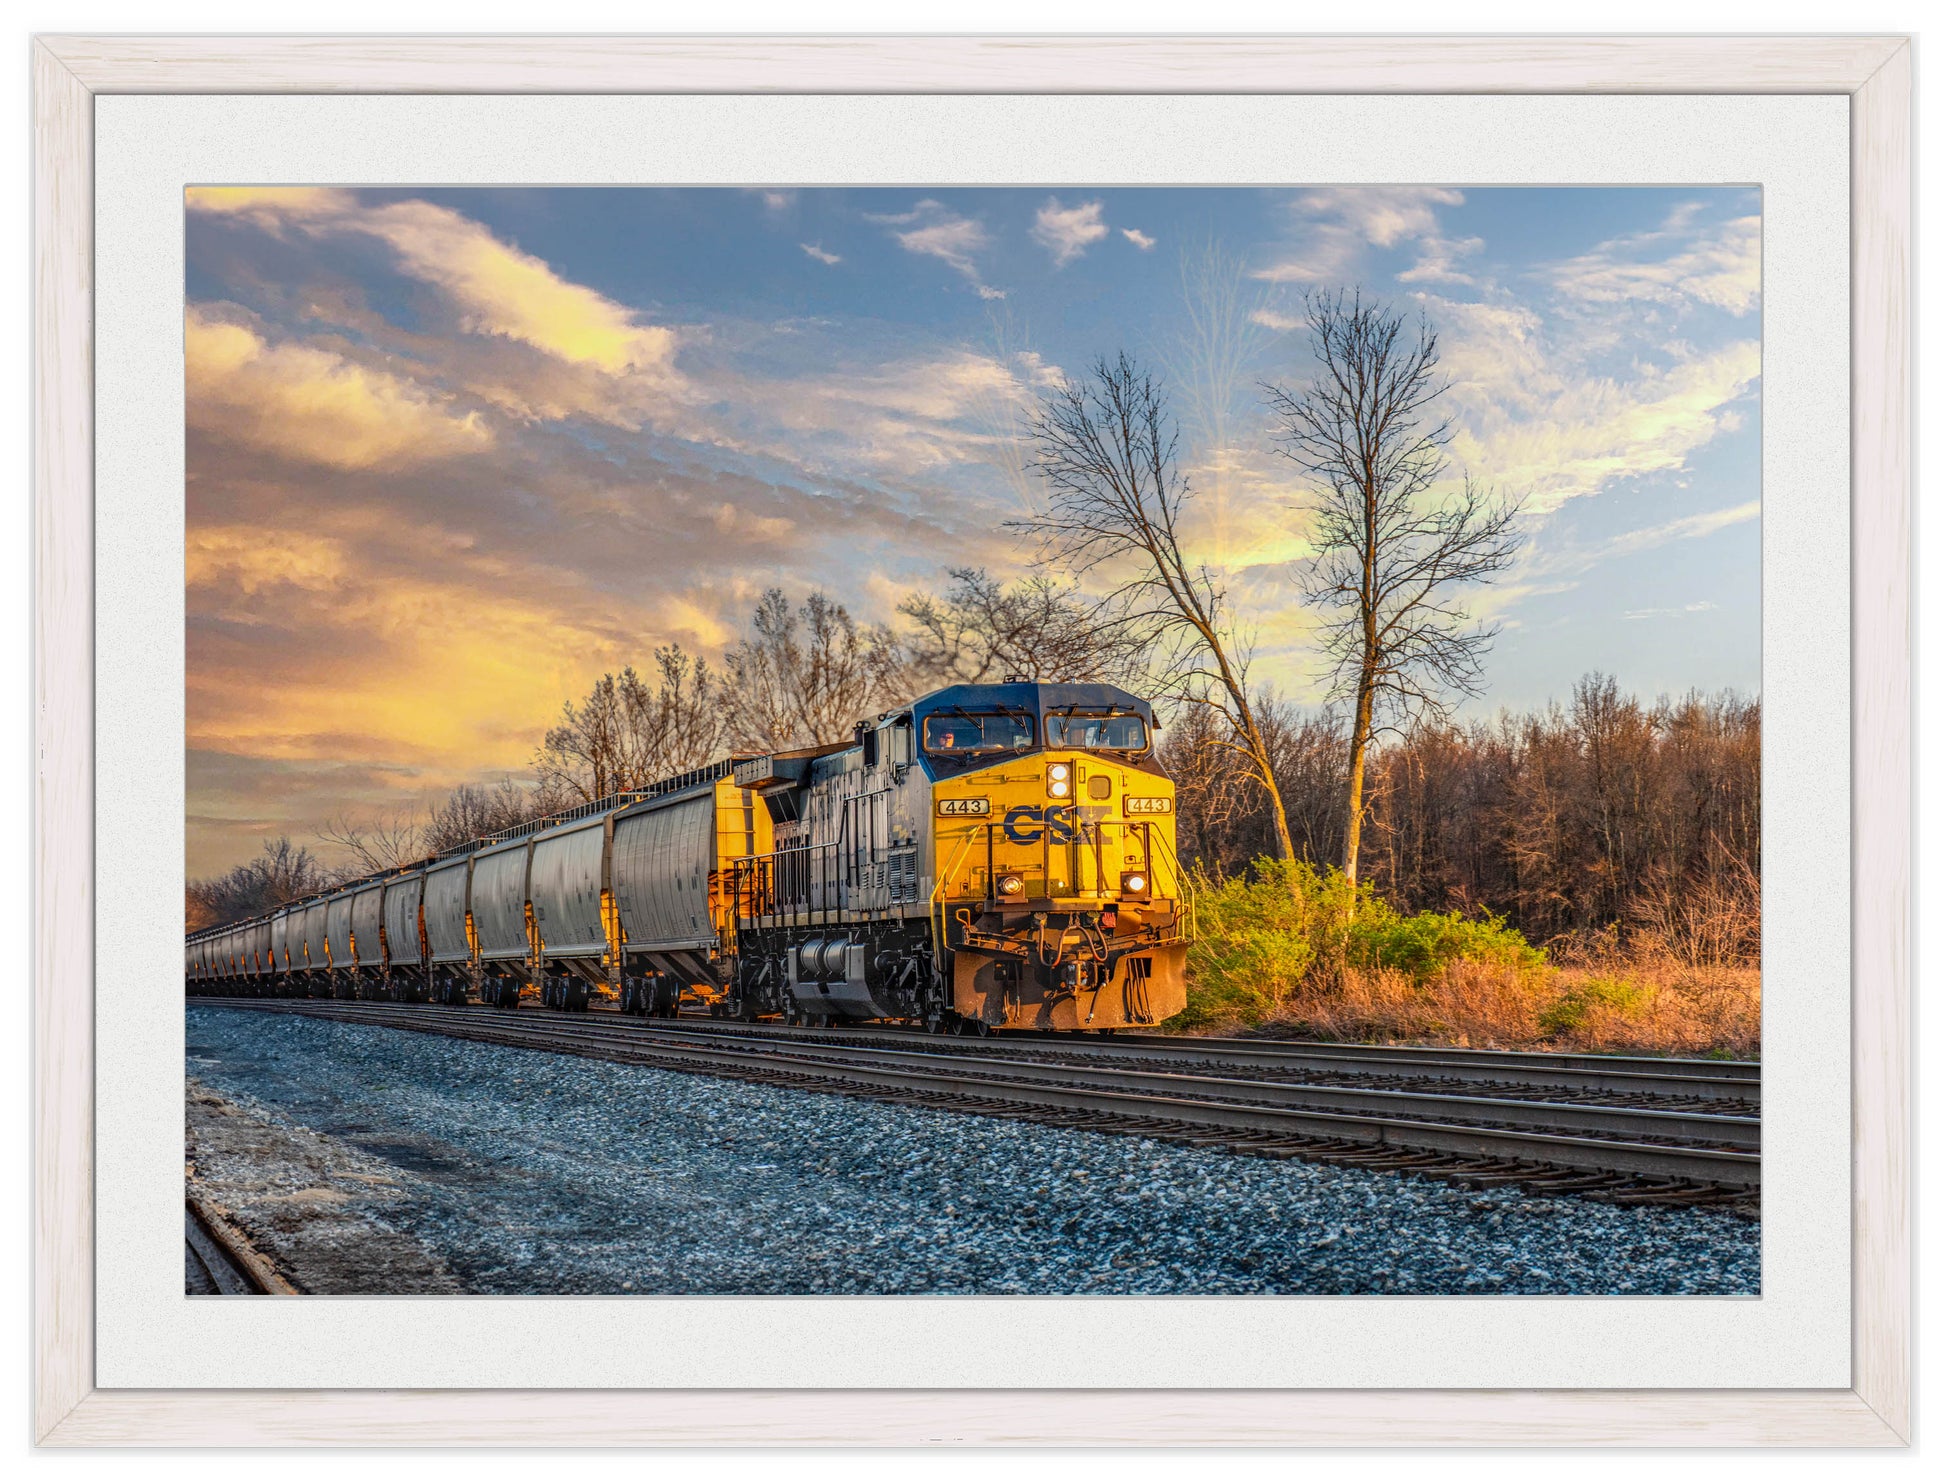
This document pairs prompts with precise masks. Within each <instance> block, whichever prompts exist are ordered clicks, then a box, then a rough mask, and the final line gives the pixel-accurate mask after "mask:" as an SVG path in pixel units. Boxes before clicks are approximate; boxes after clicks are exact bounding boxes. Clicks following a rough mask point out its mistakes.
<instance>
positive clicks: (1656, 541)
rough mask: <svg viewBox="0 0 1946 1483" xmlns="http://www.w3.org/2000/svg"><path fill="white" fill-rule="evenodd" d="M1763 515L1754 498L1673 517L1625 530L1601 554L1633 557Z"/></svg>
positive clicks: (1693, 609) (1692, 608)
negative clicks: (1636, 528) (1639, 527)
mask: <svg viewBox="0 0 1946 1483" xmlns="http://www.w3.org/2000/svg"><path fill="white" fill-rule="evenodd" d="M1762 515H1763V501H1762V500H1754V499H1753V500H1745V501H1744V502H1743V503H1742V504H1738V505H1731V506H1729V507H1728V508H1726V509H1721V510H1705V511H1703V512H1702V513H1701V514H1697V515H1683V516H1679V517H1678V518H1676V519H1674V520H1665V521H1664V522H1662V524H1660V525H1650V526H1645V527H1643V528H1642V529H1641V530H1630V531H1624V532H1623V533H1622V534H1621V535H1618V536H1616V537H1614V538H1613V539H1612V540H1610V541H1608V542H1607V543H1606V544H1605V545H1603V547H1602V548H1601V557H1602V559H1603V560H1609V559H1612V558H1614V557H1617V556H1634V555H1637V554H1638V553H1640V552H1643V551H1653V550H1654V549H1655V548H1656V547H1658V546H1666V545H1668V544H1669V543H1670V542H1671V541H1693V540H1696V539H1697V538H1698V537H1701V536H1713V535H1715V534H1716V533H1717V532H1718V531H1719V530H1728V529H1729V528H1730V527H1731V526H1733V525H1742V524H1744V523H1745V522H1746V521H1751V520H1756V519H1759V518H1761V517H1762ZM1715 606H1716V604H1715V603H1712V602H1703V603H1691V604H1689V606H1688V607H1687V608H1685V609H1684V611H1685V612H1690V613H1698V612H1702V611H1704V610H1705V609H1708V608H1713V607H1715Z"/></svg>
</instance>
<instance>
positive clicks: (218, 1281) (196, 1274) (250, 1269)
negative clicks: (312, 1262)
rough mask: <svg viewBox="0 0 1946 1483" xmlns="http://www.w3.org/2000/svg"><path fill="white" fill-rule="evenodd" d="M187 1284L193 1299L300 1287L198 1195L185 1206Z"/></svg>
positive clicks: (273, 1293) (283, 1292)
mask: <svg viewBox="0 0 1946 1483" xmlns="http://www.w3.org/2000/svg"><path fill="white" fill-rule="evenodd" d="M182 1236H183V1286H184V1289H185V1291H186V1292H187V1294H188V1295H189V1296H191V1297H253V1296H254V1297H262V1296H287V1295H289V1294H292V1293H295V1292H296V1291H297V1289H296V1288H294V1287H292V1286H291V1285H290V1283H289V1282H287V1281H286V1280H285V1279H284V1277H283V1274H281V1273H280V1272H278V1270H277V1269H276V1268H275V1267H273V1266H271V1265H270V1263H269V1262H267V1261H265V1260H264V1258H263V1257H262V1256H261V1255H260V1254H259V1253H258V1252H257V1251H256V1249H255V1248H254V1247H252V1246H251V1245H250V1243H249V1242H248V1241H247V1240H245V1239H244V1237H243V1234H242V1232H240V1231H238V1230H237V1229H236V1227H235V1226H233V1225H231V1224H230V1222H229V1218H228V1217H227V1216H225V1215H224V1214H223V1213H222V1212H221V1211H220V1210H218V1209H216V1208H215V1207H214V1206H212V1205H211V1204H209V1202H208V1201H206V1200H203V1199H200V1198H199V1197H197V1196H196V1195H194V1194H186V1195H185V1196H184V1197H183V1202H182Z"/></svg>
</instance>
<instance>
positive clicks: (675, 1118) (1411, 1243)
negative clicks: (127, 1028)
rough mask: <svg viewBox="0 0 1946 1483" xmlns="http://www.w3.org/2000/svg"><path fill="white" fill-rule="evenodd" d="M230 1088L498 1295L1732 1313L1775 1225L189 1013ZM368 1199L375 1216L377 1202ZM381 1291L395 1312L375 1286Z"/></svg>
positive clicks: (203, 1055)
mask: <svg viewBox="0 0 1946 1483" xmlns="http://www.w3.org/2000/svg"><path fill="white" fill-rule="evenodd" d="M188 1050H189V1063H188V1070H189V1073H190V1074H191V1075H192V1076H194V1077H195V1078H196V1079H197V1080H198V1081H199V1082H201V1083H202V1084H203V1085H204V1086H206V1087H208V1088H209V1089H210V1090H212V1091H214V1092H216V1093H219V1094H221V1095H222V1096H224V1097H228V1098H231V1099H234V1100H237V1101H239V1102H240V1103H242V1104H243V1105H247V1106H248V1107H249V1108H250V1110H251V1112H252V1113H253V1115H255V1116H258V1117H270V1118H274V1119H283V1120H286V1121H287V1122H288V1123H290V1124H293V1125H300V1126H302V1127H304V1128H306V1129H309V1130H313V1131H315V1132H316V1133H318V1134H320V1135H323V1136H324V1137H326V1138H331V1139H338V1140H343V1141H344V1142H345V1143H347V1144H348V1145H350V1146H351V1147H352V1148H353V1149H355V1150H356V1151H357V1152H358V1154H359V1156H361V1157H366V1158H372V1159H377V1160H380V1161H383V1163H384V1164H385V1165H387V1166H388V1169H389V1171H390V1175H389V1177H390V1181H391V1182H390V1184H389V1186H388V1187H387V1189H386V1191H385V1197H384V1200H383V1202H382V1208H380V1207H379V1204H378V1202H374V1205H373V1208H371V1209H368V1210H364V1211H362V1212H361V1213H363V1214H366V1215H368V1216H371V1217H372V1218H374V1219H376V1220H378V1221H379V1222H380V1223H382V1224H384V1225H386V1226H387V1227H388V1228H390V1229H393V1230H396V1231H398V1232H399V1233H400V1234H402V1235H404V1236H407V1237H410V1238H411V1239H412V1240H413V1241H414V1242H415V1243H418V1244H421V1245H423V1246H424V1247H426V1248H429V1249H431V1250H433V1251H436V1252H438V1253H439V1254H440V1257H441V1258H442V1260H443V1261H444V1263H445V1265H446V1267H447V1268H448V1269H449V1270H450V1271H451V1273H452V1274H453V1276H454V1277H455V1279H457V1281H458V1283H459V1285H460V1286H461V1287H463V1288H464V1289H465V1290H467V1291H471V1292H487V1293H615V1292H637V1293H795V1294H803V1293H899V1294H914V1293H937V1294H947V1293H960V1294H964V1293H1042V1294H1068V1293H1194V1294H1217V1293H1317V1294H1326V1293H1335V1294H1350V1293H1382V1292H1396V1293H1469V1292H1477V1293H1630V1294H1647V1293H1715V1294H1725V1293H1729V1294H1752V1295H1754V1294H1755V1293H1756V1292H1757V1291H1758V1284H1759V1239H1760V1229H1759V1227H1758V1226H1757V1225H1756V1224H1755V1223H1753V1222H1750V1221H1746V1220H1742V1219H1739V1218H1737V1217H1735V1216H1732V1215H1728V1214H1725V1213H1723V1212H1720V1211H1711V1210H1658V1209H1642V1208H1638V1209H1627V1208H1620V1207H1615V1206H1607V1205H1600V1204H1595V1203H1592V1202H1589V1201H1584V1200H1576V1199H1572V1198H1559V1199H1549V1198H1544V1197H1537V1196H1533V1195H1528V1194H1523V1193H1521V1192H1519V1191H1518V1190H1513V1189H1507V1188H1501V1189H1493V1190H1486V1191H1481V1192H1474V1191H1469V1190H1462V1189H1458V1188H1456V1187H1454V1186H1452V1185H1447V1184H1442V1183H1439V1182H1437V1181H1433V1180H1422V1179H1414V1178H1410V1177H1407V1176H1401V1175H1396V1174H1385V1173H1374V1172H1369V1171H1365V1170H1357V1169H1336V1168H1329V1167H1326V1166H1322V1165H1315V1164H1306V1163H1304V1162H1302V1161H1300V1160H1267V1159H1253V1158H1245V1157H1238V1156H1235V1155H1230V1154H1225V1153H1217V1152H1212V1151H1210V1150H1207V1149H1188V1148H1179V1147H1175V1146H1173V1145H1169V1144H1163V1143H1155V1142H1151V1141H1148V1140H1145V1139H1137V1138H1127V1137H1115V1136H1108V1135H1102V1134H1093V1133H1081V1132H1073V1131H1068V1130H1063V1129H1056V1128H1043V1127H1037V1126H1034V1125H1032V1124H1028V1123H1016V1122H1007V1121H1003V1120H999V1119H993V1118H984V1117H968V1116H965V1115H963V1114H957V1113H944V1112H929V1111H925V1110H921V1109H915V1108H905V1107H890V1106H883V1105H880V1104H877V1103H872V1102H864V1101H856V1100H852V1099H850V1098H840V1097H829V1096H819V1095H816V1094H812V1093H805V1092H793V1091H786V1090H780V1089H777V1088H771V1087H763V1086H754V1085H750V1084H747V1083H742V1082H735V1081H719V1080H716V1079H714V1078H710V1077H700V1076H685V1075H682V1074H680V1073H677V1072H670V1071H660V1070H654V1069H650V1068H641V1067H625V1066H617V1065H613V1064H605V1063H602V1062H598V1061H590V1060H584V1059H580V1058H577V1057H572V1056H556V1055H549V1054H543V1053H540V1052H536V1051H525V1050H510V1049H506V1048H503V1047H498V1046H485V1045H477V1044H469V1043H466V1042H463V1041H457V1040H448V1039H445V1038H443V1037H440V1036H434V1035H419V1034H411V1033H408V1032H404V1031H397V1030H386V1029H378V1028H375V1027H371V1026H364V1025H347V1024H338V1023H333V1022H330V1021H325V1020H314V1019H306V1018H303V1017H301V1016H297V1015H272V1014H262V1013H255V1012H251V1011H248V1010H222V1009H208V1008H202V1007H197V1006H193V1005H192V1006H191V1007H190V1008H189V1011H188ZM354 1198H355V1197H354ZM375 1290H382V1289H375Z"/></svg>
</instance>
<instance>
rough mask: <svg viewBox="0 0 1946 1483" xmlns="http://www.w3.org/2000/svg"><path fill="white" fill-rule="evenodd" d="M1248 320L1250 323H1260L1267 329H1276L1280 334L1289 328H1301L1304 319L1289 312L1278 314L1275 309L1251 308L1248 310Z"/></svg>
mask: <svg viewBox="0 0 1946 1483" xmlns="http://www.w3.org/2000/svg"><path fill="white" fill-rule="evenodd" d="M1250 322H1251V323H1252V324H1260V325H1262V326H1263V327H1264V328H1265V329H1267V330H1276V331H1277V332H1278V333H1280V334H1282V333H1285V332H1287V331H1289V330H1301V329H1303V328H1304V321H1303V320H1302V319H1298V318H1296V317H1295V316H1293V315H1289V314H1279V313H1278V312H1277V311H1276V310H1275V309H1265V308H1256V309H1252V310H1251V311H1250Z"/></svg>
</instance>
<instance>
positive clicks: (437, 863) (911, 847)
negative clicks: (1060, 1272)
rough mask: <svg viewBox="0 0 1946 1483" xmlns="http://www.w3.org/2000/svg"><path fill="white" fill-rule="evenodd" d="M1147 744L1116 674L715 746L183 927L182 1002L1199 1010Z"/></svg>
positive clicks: (772, 1012)
mask: <svg viewBox="0 0 1946 1483" xmlns="http://www.w3.org/2000/svg"><path fill="white" fill-rule="evenodd" d="M1155 743H1156V723H1155V713H1154V709H1153V707H1152V706H1151V705H1150V704H1149V703H1148V702H1147V701H1145V700H1143V699H1141V698H1139V697H1138V696H1136V695H1134V694H1132V693H1130V692H1129V691H1127V690H1124V689H1122V688H1120V687H1118V686H1114V685H1106V684H1056V683H1046V682H1041V681H1035V680H1019V679H1009V680H1007V681H1005V682H1002V683H987V684H961V685H950V686H947V687H945V688H943V689H938V690H934V691H933V692H931V693H930V694H927V695H924V696H921V697H919V698H918V699H916V700H914V701H912V702H911V703H910V704H907V705H902V706H899V707H897V708H895V709H892V710H889V711H886V712H884V713H882V714H880V715H877V716H875V717H872V718H870V719H868V720H865V721H861V722H859V723H858V725H857V727H856V728H855V730H854V732H853V734H852V736H851V738H850V739H849V740H847V741H842V742H835V743H830V744H826V745H820V746H808V747H797V748H789V749H784V750H778V751H771V752H763V753H745V754H737V755H733V756H729V757H725V758H723V759H721V760H719V761H717V762H714V763H712V764H710V765H709V766H706V767H701V768H697V769H694V770H692V771H689V772H684V773H682V774H680V775H678V776H674V777H670V778H667V779H664V780H662V781H659V782H657V783H655V784H653V785H652V786H649V787H646V788H640V789H635V790H631V791H629V792H625V793H618V794H615V795H613V796H611V797H607V798H603V799H600V800H598V801H596V802H592V803H588V804H584V805H582V806H580V807H577V808H573V809H569V810H566V811H563V812H559V813H554V814H550V815H548V816H546V817H544V818H538V819H535V820H533V821H531V822H529V823H526V824H522V825H520V826H518V827H515V828H511V829H506V830H503V831H501V832H500V833H497V834H493V835H489V836H486V837H484V838H481V839H477V840H474V841H472V842H470V843H469V844H467V845H465V846H463V847H461V848H458V849H454V850H450V851H447V852H445V853H443V854H439V855H436V856H433V857H431V858H428V859H425V860H421V861H418V862H416V863H413V864H411V865H406V866H403V867H400V868H398V869H395V870H389V871H384V872H381V873H378V874H374V875H369V876H365V877H362V878H360V879H357V880H353V881H348V882H346V883H344V884H342V885H339V886H337V887H334V888H333V889H331V890H330V891H327V892H323V893H320V894H318V895H316V896H313V897H309V898H306V899H304V900H300V901H293V902H291V903H289V904H288V905H285V906H282V907H279V908H278V909H277V910H276V911H274V912H272V913H270V914H268V915H266V916H262V917H258V918H255V919H253V920H250V921H245V922H237V923H230V924H226V925H224V926H221V927H216V928H211V929H208V930H205V931H201V932H196V933H192V934H190V935H189V936H188V938H187V940H186V943H185V958H184V974H185V985H186V991H187V992H188V993H190V994H195V995H207V994H222V995H235V994H270V995H292V996H308V997H329V998H347V999H389V1000H401V1001H406V1002H414V1003H437V1004H450V1005H459V1004H471V1003H476V1002H477V1003H481V1004H486V1005H492V1006H497V1007H499V1008H502V1009H516V1008H518V1007H520V1005H521V1004H522V1003H523V1002H538V1003H539V1004H540V1005H542V1006H544V1007H546V1008H549V1009H555V1010H561V1011H566V1012H576V1011H585V1010H587V1009H589V1008H590V1007H592V1006H594V1005H597V1004H600V1005H604V1006H607V1007H612V1008H614V1009H617V1010H619V1011H621V1012H623V1013H627V1014H635V1015H642V1016H655V1017H670V1016H674V1015H676V1014H678V1013H681V1012H683V1011H684V1010H685V1009H688V1010H689V1011H691V1012H700V1011H701V1010H703V1009H705V1008H706V1009H707V1012H708V1013H709V1014H711V1015H714V1016H717V1017H722V1018H728V1019H734V1020H741V1021H745V1022H749V1021H755V1020H758V1019H764V1018H781V1019H783V1020H784V1021H785V1022H786V1023H789V1024H793V1025H812V1026H837V1025H846V1024H858V1023H866V1022H892V1023H900V1024H906V1025H914V1026H923V1027H924V1028H925V1029H927V1030H929V1031H932V1032H933V1033H938V1034H943V1033H963V1034H975V1035H982V1034H987V1033H990V1032H992V1031H994V1030H998V1029H1013V1030H1043V1031H1071V1032H1086V1031H1099V1032H1104V1033H1106V1032H1112V1031H1115V1030H1121V1029H1135V1028H1143V1027H1152V1026H1156V1025H1159V1024H1161V1023H1162V1022H1163V1021H1165V1020H1167V1019H1169V1018H1170V1017H1171V1016H1172V1015H1175V1014H1177V1013H1179V1012H1180V1011H1181V1010H1182V1009H1183V1008H1184V1006H1185V1004H1186V987H1185V967H1186V962H1187V956H1188V949H1189V943H1190V941H1191V939H1192V936H1193V932H1194V900H1193V894H1192V892H1191V890H1190V887H1189V883H1188V881H1187V879H1186V877H1185V874H1184V871H1183V869H1182V867H1181V865H1180V864H1179V861H1178V858H1177V853H1176V791H1175V787H1174V785H1173V783H1172V782H1171V781H1170V779H1169V778H1168V776H1167V775H1166V773H1165V772H1164V771H1163V769H1162V768H1161V766H1160V765H1159V764H1158V763H1157V761H1156V751H1155Z"/></svg>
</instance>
